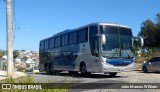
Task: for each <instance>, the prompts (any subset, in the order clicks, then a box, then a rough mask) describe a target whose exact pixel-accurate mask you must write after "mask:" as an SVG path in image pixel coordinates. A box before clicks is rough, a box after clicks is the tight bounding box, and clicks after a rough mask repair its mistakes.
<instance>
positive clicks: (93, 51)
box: [39, 22, 143, 77]
mask: <svg viewBox="0 0 160 92" xmlns="http://www.w3.org/2000/svg"><path fill="white" fill-rule="evenodd" d="M137 39H138V40H137ZM135 41H137V42H139V43H140V45H141V46H142V45H143V39H142V38H141V37H133V34H132V31H131V28H129V27H127V26H125V25H121V24H117V23H108V22H98V23H91V24H88V25H85V26H82V27H78V28H75V29H69V30H65V31H62V32H60V33H57V34H55V35H53V36H51V37H49V38H46V39H43V40H41V41H40V45H39V59H40V62H39V67H40V70H41V71H46V72H47V73H48V74H53V73H55V74H56V73H59V72H61V71H68V72H69V73H71V74H77V73H81V74H82V75H83V76H88V75H90V74H91V73H104V74H106V73H107V74H109V75H110V76H113V77H114V76H116V74H117V73H118V72H122V71H132V70H133V68H134V42H135Z"/></svg>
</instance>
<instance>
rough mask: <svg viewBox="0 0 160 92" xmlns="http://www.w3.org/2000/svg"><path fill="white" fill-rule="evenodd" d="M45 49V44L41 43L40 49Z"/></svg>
mask: <svg viewBox="0 0 160 92" xmlns="http://www.w3.org/2000/svg"><path fill="white" fill-rule="evenodd" d="M43 48H44V42H40V49H41V50H43Z"/></svg>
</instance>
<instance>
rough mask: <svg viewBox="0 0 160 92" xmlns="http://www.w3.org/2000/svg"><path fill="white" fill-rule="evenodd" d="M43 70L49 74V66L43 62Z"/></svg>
mask: <svg viewBox="0 0 160 92" xmlns="http://www.w3.org/2000/svg"><path fill="white" fill-rule="evenodd" d="M45 70H46V73H47V74H49V67H48V65H47V64H45Z"/></svg>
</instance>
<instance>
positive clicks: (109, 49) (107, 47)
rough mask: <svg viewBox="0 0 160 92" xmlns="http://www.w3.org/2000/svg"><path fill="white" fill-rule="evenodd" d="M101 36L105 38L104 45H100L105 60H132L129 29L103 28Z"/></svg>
mask: <svg viewBox="0 0 160 92" xmlns="http://www.w3.org/2000/svg"><path fill="white" fill-rule="evenodd" d="M102 34H104V35H105V37H106V44H102V56H104V57H107V58H133V55H134V54H133V49H132V45H131V37H132V32H131V29H130V28H125V27H116V26H104V27H103V29H102Z"/></svg>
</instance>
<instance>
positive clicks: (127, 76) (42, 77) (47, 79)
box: [29, 71, 160, 92]
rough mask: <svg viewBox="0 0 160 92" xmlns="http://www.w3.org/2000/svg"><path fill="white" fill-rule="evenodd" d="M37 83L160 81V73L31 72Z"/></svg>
mask: <svg viewBox="0 0 160 92" xmlns="http://www.w3.org/2000/svg"><path fill="white" fill-rule="evenodd" d="M29 74H30V75H31V76H32V77H33V79H34V81H35V82H37V83H57V82H62V83H64V82H69V83H122V84H123V83H160V73H157V72H151V73H142V71H133V72H121V73H118V74H117V75H116V76H115V77H113V78H112V77H110V76H109V74H91V76H89V77H86V78H85V77H83V76H81V75H80V74H78V75H69V74H68V73H67V72H62V73H60V74H59V75H47V74H46V73H38V74H33V73H29ZM71 91H74V92H81V91H85V92H99V91H100V92H135V91H137V92H160V89H154V90H153V89H101V88H98V86H97V88H96V89H88V90H87V89H83V90H82V89H74V90H71Z"/></svg>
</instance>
